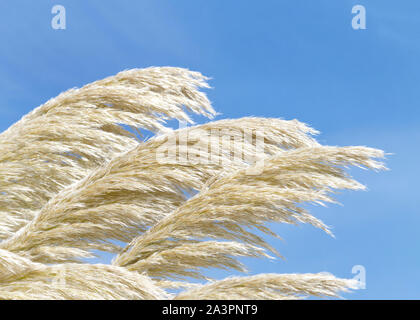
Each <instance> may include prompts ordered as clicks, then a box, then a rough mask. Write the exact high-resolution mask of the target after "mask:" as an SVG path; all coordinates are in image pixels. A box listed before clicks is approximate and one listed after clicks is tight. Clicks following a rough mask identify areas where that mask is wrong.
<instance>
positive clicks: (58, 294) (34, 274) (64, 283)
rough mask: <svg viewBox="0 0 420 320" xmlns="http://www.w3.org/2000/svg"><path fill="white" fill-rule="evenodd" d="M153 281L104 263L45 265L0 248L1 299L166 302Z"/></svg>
mask: <svg viewBox="0 0 420 320" xmlns="http://www.w3.org/2000/svg"><path fill="white" fill-rule="evenodd" d="M168 297H170V296H169V295H168V294H167V293H166V292H165V291H164V290H162V289H160V288H159V287H157V286H156V285H155V284H154V283H153V281H152V280H150V278H148V277H146V276H143V275H139V274H137V273H133V272H130V271H128V270H127V269H125V268H119V267H115V266H110V265H103V264H96V265H92V264H75V263H69V264H57V265H51V266H48V265H45V264H41V263H35V262H32V261H30V260H28V259H26V258H23V257H21V256H19V255H16V254H13V253H11V252H8V251H6V250H1V249H0V299H7V300H10V299H20V300H28V299H30V300H32V299H54V300H58V299H72V300H80V299H95V300H98V299H99V300H103V299H141V300H143V299H167V298H168Z"/></svg>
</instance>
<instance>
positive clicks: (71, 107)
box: [0, 67, 215, 240]
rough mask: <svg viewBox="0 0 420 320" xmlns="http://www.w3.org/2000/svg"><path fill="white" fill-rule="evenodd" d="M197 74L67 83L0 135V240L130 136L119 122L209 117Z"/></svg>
mask: <svg viewBox="0 0 420 320" xmlns="http://www.w3.org/2000/svg"><path fill="white" fill-rule="evenodd" d="M205 80H206V78H205V77H204V76H202V75H201V74H200V73H197V72H191V71H188V70H185V69H180V68H170V67H166V68H148V69H134V70H128V71H124V72H121V73H119V74H117V75H116V76H113V77H109V78H106V79H104V80H100V81H96V82H93V83H91V84H88V85H86V86H84V87H83V88H81V89H71V90H69V91H66V92H64V93H62V94H60V95H59V96H58V97H56V98H54V99H51V100H49V101H48V102H46V103H45V104H44V105H42V106H40V107H38V108H36V109H35V110H33V111H32V112H31V113H29V114H28V115H26V116H24V117H23V118H22V119H21V120H20V121H18V122H17V123H15V124H14V125H12V126H11V127H10V128H9V129H8V130H6V131H5V132H3V133H1V134H0V150H1V152H0V194H1V197H0V240H1V239H5V238H7V237H10V236H12V235H13V234H14V232H15V231H17V230H19V229H20V228H21V227H22V226H24V225H25V224H26V223H27V222H28V221H30V220H32V218H33V217H34V215H35V213H36V212H37V211H39V210H40V209H41V208H42V206H43V205H44V204H45V203H46V202H47V201H48V200H49V199H50V198H51V197H53V196H54V195H55V194H56V193H57V192H58V191H60V190H62V189H63V188H64V187H66V186H68V185H70V184H71V183H73V182H75V181H77V180H79V179H80V178H82V177H84V176H86V175H87V174H88V173H89V172H90V171H91V170H92V169H94V168H96V167H98V166H101V165H103V164H104V163H106V162H107V161H109V160H110V159H112V158H113V157H114V156H115V155H116V154H118V153H121V152H123V151H126V150H129V149H131V148H133V147H134V146H135V145H136V144H137V143H138V141H136V139H135V136H134V135H133V134H131V133H129V131H127V130H125V129H124V128H123V127H121V126H119V124H125V125H129V126H133V127H136V128H144V129H147V130H150V131H154V132H156V131H164V130H165V127H164V126H163V123H164V120H165V119H170V118H174V119H179V120H185V121H190V122H191V119H190V118H189V116H188V115H187V113H186V112H185V110H184V108H187V109H188V110H190V111H192V112H194V113H198V114H202V115H205V116H209V117H211V116H213V115H214V114H215V111H214V110H213V108H212V107H211V105H210V103H209V101H208V99H207V98H206V96H205V94H204V93H202V92H200V91H198V88H199V87H208V85H207V83H206V82H205Z"/></svg>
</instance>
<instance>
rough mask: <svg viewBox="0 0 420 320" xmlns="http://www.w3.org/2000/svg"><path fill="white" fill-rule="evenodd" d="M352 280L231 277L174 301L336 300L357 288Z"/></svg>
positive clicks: (321, 276)
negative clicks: (310, 297)
mask: <svg viewBox="0 0 420 320" xmlns="http://www.w3.org/2000/svg"><path fill="white" fill-rule="evenodd" d="M357 288H358V283H357V281H356V280H353V279H339V278H336V277H334V276H333V275H331V274H328V273H317V274H311V273H307V274H270V273H266V274H259V275H255V276H249V277H232V278H227V279H223V280H219V281H215V282H210V283H208V284H205V285H202V286H194V287H193V288H192V289H189V290H186V291H184V292H181V293H180V294H178V295H177V296H176V297H175V299H176V300H244V299H252V300H268V299H273V300H286V299H287V300H289V299H304V298H307V297H308V296H315V297H321V298H324V297H339V296H338V293H339V292H340V291H341V292H348V291H349V289H357Z"/></svg>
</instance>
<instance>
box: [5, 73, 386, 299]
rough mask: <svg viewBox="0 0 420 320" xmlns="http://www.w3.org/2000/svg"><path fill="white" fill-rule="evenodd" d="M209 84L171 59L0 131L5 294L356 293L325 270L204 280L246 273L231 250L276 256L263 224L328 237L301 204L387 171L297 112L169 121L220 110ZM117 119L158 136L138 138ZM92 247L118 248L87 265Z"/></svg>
mask: <svg viewBox="0 0 420 320" xmlns="http://www.w3.org/2000/svg"><path fill="white" fill-rule="evenodd" d="M206 79H207V78H206V77H204V76H202V75H201V74H200V73H197V72H191V71H188V70H185V69H180V68H170V67H166V68H148V69H134V70H128V71H124V72H121V73H119V74H117V75H115V76H112V77H109V78H106V79H104V80H99V81H96V82H94V83H91V84H88V85H86V86H84V87H83V88H81V89H72V90H69V91H67V92H65V93H62V94H61V95H59V96H58V97H56V98H54V99H51V100H50V101H48V102H47V103H45V104H44V105H42V106H40V107H38V108H36V109H35V110H34V111H32V112H31V113H29V114H28V115H26V116H24V117H23V118H22V120H20V121H18V122H17V123H16V124H14V125H13V126H11V127H10V128H9V129H8V130H6V131H5V132H3V133H2V134H0V150H1V151H2V152H1V153H0V191H1V192H2V193H0V240H2V241H1V242H0V298H1V299H172V298H176V299H299V298H305V297H307V296H317V297H324V296H333V297H335V296H337V295H338V293H339V292H340V291H346V290H348V289H356V286H355V282H354V281H352V280H346V279H338V278H335V277H334V276H332V275H330V274H300V275H299V274H290V275H287V274H285V275H281V274H261V275H252V276H247V277H234V278H227V279H223V280H216V281H215V280H214V279H210V278H209V277H208V275H207V274H206V272H205V270H206V269H209V268H222V269H225V270H232V269H233V270H238V271H241V272H245V271H246V266H245V265H242V264H241V263H240V262H239V260H238V258H239V257H244V256H247V257H259V258H264V259H274V256H276V255H280V254H279V253H278V252H277V251H276V249H275V248H274V247H272V246H271V245H270V243H269V241H268V240H267V239H263V238H262V237H261V236H260V235H258V233H256V232H255V230H259V231H260V232H261V231H262V232H263V233H266V234H269V235H272V236H279V235H277V234H274V233H273V232H272V231H271V230H270V225H269V223H271V222H277V223H288V224H298V223H308V224H311V225H313V226H315V227H317V228H320V229H322V230H324V231H325V232H327V233H329V234H331V231H330V229H329V227H328V226H327V225H326V224H324V223H323V222H322V221H320V220H319V219H317V218H316V217H314V216H313V215H311V214H310V213H309V212H308V211H307V209H305V208H304V207H303V205H304V204H307V203H316V204H324V203H327V202H334V199H333V198H332V196H331V194H332V193H333V192H334V190H339V189H350V190H359V189H364V186H363V185H362V184H360V183H358V182H357V181H355V180H354V179H352V178H351V177H350V176H348V174H347V173H346V172H345V169H346V167H348V166H358V167H362V168H368V169H374V170H381V169H384V168H385V167H384V165H383V164H382V162H380V161H379V160H378V159H380V158H383V156H384V153H383V152H382V151H380V150H377V149H372V148H367V147H329V146H321V145H320V144H319V143H318V142H317V141H316V140H315V139H314V138H313V135H315V134H317V131H316V130H314V129H312V128H310V127H308V126H307V125H305V124H303V123H301V122H299V121H297V120H290V121H287V120H281V119H273V118H270V119H269V118H256V117H247V118H242V119H233V120H231V119H226V120H219V121H214V122H210V123H207V124H203V125H198V126H194V127H188V128H184V129H179V130H172V129H170V128H166V127H165V121H166V120H169V119H178V120H180V121H187V122H190V123H193V121H192V119H191V118H190V115H189V114H188V112H190V113H195V114H200V115H203V116H206V117H210V118H211V117H213V116H214V115H215V114H216V112H215V111H214V110H213V108H212V106H211V104H210V102H209V100H208V99H207V97H206V96H205V94H204V93H203V92H200V91H199V88H200V87H204V88H205V87H208V85H207V83H206ZM120 124H124V125H127V126H131V127H133V129H135V130H140V131H139V133H141V129H145V130H148V131H152V132H157V133H158V135H157V136H155V137H153V138H151V139H149V140H147V141H140V140H139V139H138V137H137V136H135V135H134V134H132V133H131V131H128V130H126V129H124V127H122V126H120ZM261 144H262V147H263V148H262V149H261ZM238 155H239V156H238ZM95 250H100V251H108V252H111V253H114V254H115V257H114V259H113V261H112V263H111V264H110V265H101V264H88V263H87V262H86V260H85V258H88V257H92V256H93V255H94V254H95ZM189 278H197V279H200V280H205V281H207V283H199V284H197V283H191V282H190V281H189V280H188V279H189ZM209 281H210V282H209ZM51 284H52V285H51ZM171 288H172V289H173V288H177V289H178V290H180V292H179V293H178V294H177V295H173V294H170V293H169V291H168V289H171Z"/></svg>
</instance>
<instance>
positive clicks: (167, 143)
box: [0, 118, 318, 263]
mask: <svg viewBox="0 0 420 320" xmlns="http://www.w3.org/2000/svg"><path fill="white" fill-rule="evenodd" d="M261 127H263V128H264V130H263V131H261V132H260V134H261V135H262V136H261V138H263V139H264V141H265V144H264V145H265V150H262V152H263V153H262V154H255V144H256V139H255V137H254V139H250V140H246V139H241V140H239V139H237V140H236V143H235V144H234V145H233V146H232V150H223V153H220V154H216V153H213V154H212V157H213V159H208V160H209V161H205V162H203V163H201V162H194V161H187V162H180V161H175V162H171V161H170V162H165V161H161V160H162V159H159V157H158V153H157V150H159V149H161V148H164V149H165V150H166V152H169V153H175V154H177V155H178V156H179V155H180V154H181V153H182V152H184V151H185V152H187V151H188V153H189V154H190V155H191V154H197V153H200V152H203V150H202V147H203V144H204V145H205V146H206V147H210V146H215V145H216V144H217V145H220V144H222V143H223V141H222V139H221V138H222V137H220V136H219V133H221V132H222V131H223V130H228V131H229V132H231V133H232V135H231V136H228V137H229V139H232V140H233V139H235V137H234V135H235V134H238V135H240V134H241V133H242V132H244V131H245V130H251V131H252V132H254V133H255V132H256V130H261ZM216 130H218V131H217V132H218V134H216V135H215V134H214V132H215V131H216ZM313 133H315V131H314V130H313V129H311V128H309V127H307V126H305V125H304V124H302V123H300V122H298V121H296V120H292V121H285V120H280V119H264V118H243V119H238V120H221V121H215V122H211V123H209V124H205V125H200V126H196V127H191V128H186V129H180V130H177V131H173V132H170V133H168V134H165V135H161V136H158V137H157V138H154V139H151V140H149V141H148V142H146V143H143V144H139V145H138V146H136V147H135V148H133V149H132V150H130V151H128V152H126V153H123V154H121V155H119V156H117V157H115V158H114V159H113V160H112V161H110V162H109V163H108V164H106V165H104V166H102V167H100V168H98V169H96V170H94V171H93V172H92V173H91V174H89V175H88V176H86V177H85V178H84V179H82V180H80V181H79V182H77V183H75V184H73V185H70V186H69V187H67V188H65V189H63V190H62V191H61V192H60V193H58V194H57V195H56V196H55V197H52V199H51V200H50V201H49V202H48V203H47V204H46V205H44V207H43V208H42V210H40V212H39V213H37V214H36V215H35V217H34V219H33V220H32V221H31V222H30V223H29V224H27V225H26V226H25V227H24V228H22V229H21V230H19V231H18V232H17V233H15V234H14V235H13V236H12V237H11V238H9V239H7V240H5V241H4V242H3V243H0V248H3V249H7V250H10V251H13V252H16V253H20V254H23V255H26V256H28V257H29V258H31V259H33V260H35V261H39V262H44V263H51V262H64V261H71V260H73V259H76V258H79V257H89V256H91V253H90V250H91V249H97V250H103V251H111V252H118V251H120V250H121V248H120V247H119V246H117V245H115V244H113V243H112V242H111V240H119V241H124V242H128V241H131V240H132V239H133V238H134V237H135V236H137V235H138V234H139V233H141V232H143V231H145V230H146V229H147V228H148V227H150V226H152V225H154V224H155V223H157V222H158V221H160V220H161V219H162V218H163V217H165V216H166V215H167V214H168V213H170V212H171V211H173V210H175V209H176V208H177V207H179V206H180V205H181V204H182V203H183V202H185V200H186V199H187V194H186V193H192V192H196V191H199V190H200V189H201V188H202V187H203V185H204V183H205V182H206V181H207V180H208V179H210V178H211V177H214V176H215V175H217V174H218V173H220V172H221V171H225V172H229V171H233V170H235V169H238V168H242V167H245V166H247V165H248V164H247V163H246V161H245V159H247V158H250V157H252V156H253V155H256V157H257V160H258V159H260V158H264V157H267V156H270V155H274V154H277V153H279V152H281V151H283V150H289V149H291V148H299V147H305V146H306V147H307V146H317V145H318V144H317V142H316V141H315V140H314V139H313V138H311V137H310V134H313ZM180 136H181V137H185V136H188V141H187V144H185V145H182V146H181V145H179V143H172V142H173V141H179V138H180ZM220 149H222V146H219V150H220ZM172 151H173V152H172ZM236 151H240V152H241V153H242V156H241V157H233V156H232V154H235V153H237V152H236ZM207 153H211V150H207ZM187 160H188V159H187ZM210 160H211V161H210Z"/></svg>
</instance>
